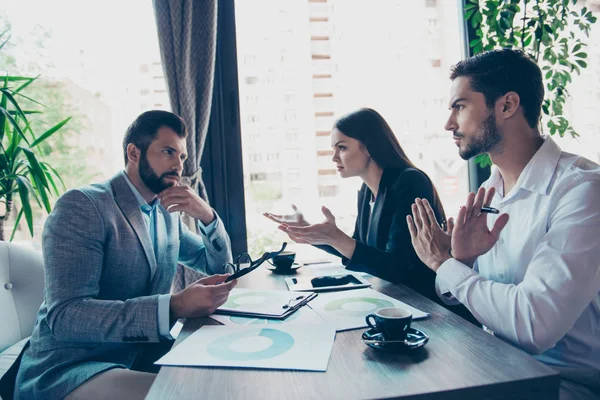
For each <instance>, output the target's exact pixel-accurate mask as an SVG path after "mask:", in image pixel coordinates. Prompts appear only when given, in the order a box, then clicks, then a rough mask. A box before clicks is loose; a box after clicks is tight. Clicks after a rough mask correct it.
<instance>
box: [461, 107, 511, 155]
mask: <svg viewBox="0 0 600 400" xmlns="http://www.w3.org/2000/svg"><path fill="white" fill-rule="evenodd" d="M477 131H478V132H482V135H481V136H480V137H473V136H471V137H470V141H469V142H468V143H466V147H465V149H464V150H463V149H461V148H460V147H459V149H458V154H459V155H460V157H461V158H462V159H463V160H468V159H470V158H472V157H475V156H478V155H480V154H483V153H489V152H490V151H491V150H493V149H494V147H496V145H497V144H498V143H500V142H501V141H502V135H501V134H500V132H499V131H498V129H497V127H496V116H495V114H494V112H493V111H492V112H490V113H489V114H488V116H487V117H486V119H484V120H483V121H482V122H481V123H480V124H479V127H478V129H477ZM454 136H455V137H458V138H461V139H463V140H464V134H463V133H461V132H458V131H456V132H454Z"/></svg>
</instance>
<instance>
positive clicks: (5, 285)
mask: <svg viewBox="0 0 600 400" xmlns="http://www.w3.org/2000/svg"><path fill="white" fill-rule="evenodd" d="M12 288H13V284H12V283H10V282H8V283H6V284H4V289H6V290H12Z"/></svg>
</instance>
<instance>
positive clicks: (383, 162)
mask: <svg viewBox="0 0 600 400" xmlns="http://www.w3.org/2000/svg"><path fill="white" fill-rule="evenodd" d="M335 127H336V128H337V129H338V130H339V131H341V132H342V133H343V134H344V135H346V136H348V137H351V138H352V139H356V140H358V141H359V142H361V143H362V144H363V145H364V146H365V147H366V148H367V150H368V151H369V154H370V155H371V159H372V160H373V161H375V163H376V164H377V165H378V166H379V167H380V168H381V169H382V170H384V171H385V170H386V169H388V168H395V169H405V168H414V169H416V170H419V171H421V170H420V169H419V168H417V167H416V166H415V164H413V163H412V161H410V159H409V158H408V156H407V155H406V153H405V152H404V150H402V147H400V143H399V142H398V139H397V138H396V136H395V135H394V132H392V128H390V126H389V125H388V123H387V122H386V121H385V119H383V117H382V116H381V115H380V114H379V113H378V112H377V111H375V110H372V109H370V108H361V109H359V110H357V111H354V112H353V113H350V114H348V115H346V116H344V117H342V118H340V119H339V120H338V121H337V122H336V123H335ZM421 172H423V171H421ZM424 174H425V173H424ZM425 176H427V174H425ZM427 178H428V179H429V182H431V178H429V177H428V176H427ZM431 186H432V188H433V204H432V207H433V209H434V210H436V211H437V214H438V215H437V216H438V218H440V219H441V220H442V221H440V222H441V223H442V224H443V225H445V221H446V214H445V213H444V207H443V206H442V202H441V201H440V196H439V195H438V192H437V190H436V189H435V185H434V184H433V182H431Z"/></svg>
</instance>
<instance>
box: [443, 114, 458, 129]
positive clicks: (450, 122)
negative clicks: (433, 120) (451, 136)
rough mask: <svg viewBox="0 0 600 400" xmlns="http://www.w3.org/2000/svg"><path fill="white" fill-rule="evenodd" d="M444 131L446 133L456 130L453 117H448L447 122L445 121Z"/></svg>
mask: <svg viewBox="0 0 600 400" xmlns="http://www.w3.org/2000/svg"><path fill="white" fill-rule="evenodd" d="M444 129H445V130H447V131H456V130H458V125H457V124H456V119H455V118H454V116H453V115H450V117H448V120H447V121H446V124H445V125H444Z"/></svg>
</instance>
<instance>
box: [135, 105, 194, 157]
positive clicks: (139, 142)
mask: <svg viewBox="0 0 600 400" xmlns="http://www.w3.org/2000/svg"><path fill="white" fill-rule="evenodd" d="M163 126H166V127H168V128H171V129H172V130H173V131H175V133H176V134H177V136H179V137H180V138H185V137H187V129H186V128H185V124H184V123H183V120H182V119H181V118H180V117H179V116H177V115H175V114H173V113H171V112H168V111H161V110H154V111H146V112H145V113H143V114H142V115H140V116H139V117H137V118H136V119H135V121H133V123H132V124H131V125H129V128H127V132H125V138H123V155H124V157H125V165H127V145H128V144H129V143H133V144H134V145H135V146H136V147H137V148H138V149H140V151H141V152H142V154H145V153H146V150H148V146H150V143H152V141H153V140H154V139H155V138H156V134H157V133H158V130H159V129H160V128H162V127H163Z"/></svg>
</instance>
